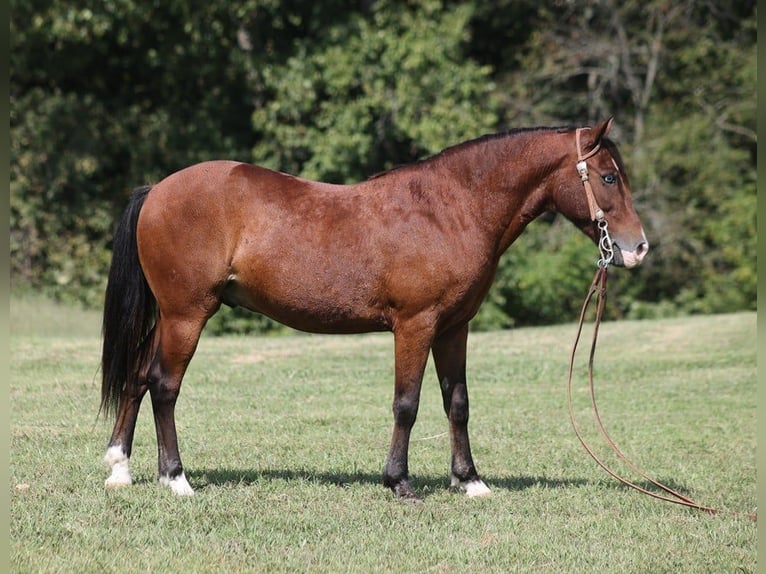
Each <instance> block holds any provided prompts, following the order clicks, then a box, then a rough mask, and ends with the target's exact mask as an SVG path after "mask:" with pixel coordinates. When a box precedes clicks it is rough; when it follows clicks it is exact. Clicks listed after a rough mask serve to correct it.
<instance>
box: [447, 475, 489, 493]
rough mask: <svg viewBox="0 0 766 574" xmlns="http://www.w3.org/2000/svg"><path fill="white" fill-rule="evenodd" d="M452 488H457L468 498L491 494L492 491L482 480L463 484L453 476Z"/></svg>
mask: <svg viewBox="0 0 766 574" xmlns="http://www.w3.org/2000/svg"><path fill="white" fill-rule="evenodd" d="M452 486H453V487H458V488H460V489H461V490H463V491H465V493H466V494H467V495H468V497H469V498H473V497H475V496H487V495H488V494H492V491H491V490H490V489H489V487H488V486H487V485H486V484H485V483H484V481H483V480H468V481H465V482H464V481H461V480H460V479H459V478H457V477H456V476H455V475H452Z"/></svg>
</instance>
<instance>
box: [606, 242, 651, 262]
mask: <svg viewBox="0 0 766 574" xmlns="http://www.w3.org/2000/svg"><path fill="white" fill-rule="evenodd" d="M614 247H615V250H614V264H615V265H617V266H619V267H627V268H628V269H630V268H632V267H637V266H638V265H640V264H641V262H642V261H643V260H644V257H646V254H647V253H649V242H648V241H647V240H646V238H643V239H642V240H641V241H639V242H638V243H636V244H635V245H633V248H632V249H631V250H627V249H625V248H623V247H622V246H621V245H620V243H619V242H617V241H615V242H614Z"/></svg>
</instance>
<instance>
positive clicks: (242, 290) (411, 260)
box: [99, 117, 649, 500]
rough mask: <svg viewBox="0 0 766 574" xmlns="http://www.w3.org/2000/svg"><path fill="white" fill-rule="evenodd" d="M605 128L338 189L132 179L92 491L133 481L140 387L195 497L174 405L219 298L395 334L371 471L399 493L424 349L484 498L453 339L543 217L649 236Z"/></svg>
mask: <svg viewBox="0 0 766 574" xmlns="http://www.w3.org/2000/svg"><path fill="white" fill-rule="evenodd" d="M612 123H613V118H612V117H610V118H608V119H606V120H604V121H602V122H600V123H598V124H596V125H593V126H588V127H579V128H577V127H572V126H567V127H539V128H519V129H513V130H510V131H507V132H503V133H496V134H489V135H485V136H482V137H479V138H477V139H473V140H469V141H465V142H463V143H460V144H457V145H455V146H452V147H448V148H446V149H444V150H443V151H441V152H439V153H437V154H435V155H433V156H431V157H429V158H426V159H423V160H420V161H417V162H415V163H412V164H408V165H405V166H400V167H396V168H393V169H391V170H389V171H387V172H384V173H382V174H378V175H375V176H372V177H370V178H369V179H367V180H364V181H361V182H358V183H354V184H349V185H335V184H329V183H320V182H315V181H309V180H307V179H303V178H300V177H296V176H293V175H289V174H285V173H282V172H278V171H273V170H270V169H267V168H264V167H259V166H256V165H251V164H247V163H242V162H236V161H226V160H214V161H206V162H203V163H198V164H195V165H192V166H190V167H186V168H184V169H181V170H179V171H177V172H175V173H172V174H171V175H169V176H167V177H166V178H164V179H162V180H161V181H160V182H159V183H156V184H155V185H152V186H146V187H141V188H137V189H135V190H134V191H133V193H132V195H131V197H130V200H129V203H128V205H127V207H126V209H125V211H124V213H123V215H122V217H121V219H120V221H119V223H118V225H117V228H116V231H115V235H114V238H113V250H112V251H113V252H112V260H111V265H110V269H109V275H108V280H107V287H106V291H105V300H104V312H103V324H102V340H103V349H102V357H101V371H102V385H101V387H102V388H101V407H100V409H99V412H100V413H101V412H104V413H106V415H109V414H111V415H113V416H114V418H115V422H114V430H113V432H112V435H111V438H110V440H109V443H108V446H107V450H106V454H105V456H104V460H105V462H106V464H107V465H108V467H109V468H110V475H109V477H108V478H107V479H106V481H105V487H107V488H113V487H120V486H126V485H130V484H131V483H132V477H131V472H130V457H131V451H132V443H133V435H134V430H135V425H136V419H137V416H138V413H139V407H140V406H141V401H142V399H143V397H144V395H145V394H146V393H147V391H148V392H149V395H150V396H151V404H152V410H153V414H154V423H155V428H156V433H157V447H158V477H159V482H160V484H162V485H164V486H168V487H170V489H171V490H172V492H173V493H175V494H177V495H192V494H193V493H194V490H193V489H192V487H191V485H190V484H189V481H188V480H187V478H186V476H185V473H184V467H183V465H182V463H181V457H180V454H179V449H178V441H177V434H176V426H175V405H176V400H177V398H178V395H179V391H180V388H181V382H182V380H183V377H184V374H185V372H186V370H187V367H188V365H189V363H190V361H191V359H192V356H193V355H194V352H195V349H196V347H197V344H198V341H199V337H200V334H201V332H202V330H203V327H204V326H205V323H206V322H207V321H208V319H209V318H210V317H211V316H212V315H213V314H214V313H216V311H217V310H218V309H219V308H220V306H221V305H222V304H224V305H228V306H231V307H236V306H242V307H245V308H247V309H250V310H252V311H254V312H258V313H262V314H265V315H267V316H268V317H271V318H273V319H275V320H276V321H278V322H280V323H283V324H285V325H288V326H290V327H292V328H294V329H298V330H301V331H306V332H313V333H364V332H373V331H389V332H392V333H393V339H394V372H395V376H394V392H393V407H392V410H393V431H392V435H391V443H390V448H389V451H388V456H387V459H386V462H385V465H384V467H383V473H382V482H383V485H384V486H386V487H388V488H390V489H391V491H393V493H394V495H395V496H396V497H398V498H400V499H404V500H418V499H419V497H418V495H417V494H416V493H415V491H414V490H413V488H412V486H411V485H410V481H409V467H408V449H409V439H410V432H411V430H412V428H413V425H414V423H415V419H416V416H417V412H418V404H419V400H420V391H421V385H422V381H423V375H424V370H425V367H426V363H427V360H428V356H429V353H431V354H432V355H433V360H434V365H435V368H436V374H437V377H438V383H439V386H440V389H441V396H442V400H443V407H444V412H445V414H446V416H447V421H448V426H449V436H450V446H451V469H450V470H451V477H450V488H451V489H454V490H458V491H462V492H464V493H465V494H467V495H468V496H470V497H473V496H482V495H486V494H489V493H490V489H489V487H488V486H487V484H486V483H485V482H484V481H483V480H482V479H481V478H480V476H479V474H478V472H477V470H476V466H475V464H474V461H473V457H472V455H471V447H470V441H469V436H468V418H469V402H468V389H467V381H466V341H467V337H468V330H469V329H468V325H469V321H470V320H471V319H472V318H473V317H474V315H475V314H476V312H477V311H478V309H479V306H480V304H481V303H482V301H483V300H484V298H485V295H486V294H487V292H488V290H489V288H490V285H491V283H492V281H493V278H494V275H495V271H496V269H497V266H498V261H499V259H500V256H501V255H502V254H503V253H504V252H505V251H506V249H508V247H509V246H510V245H511V244H512V243H513V242H514V240H515V239H516V238H518V237H519V235H520V234H521V233H522V231H523V230H524V229H525V227H526V226H527V224H529V223H530V222H531V221H532V220H534V219H535V218H537V217H538V216H540V215H541V214H543V213H544V212H556V213H560V214H562V215H563V216H564V217H566V218H567V219H568V220H570V221H571V222H572V223H573V224H574V225H575V227H577V228H579V229H580V230H581V231H582V232H583V233H584V234H585V235H587V236H588V237H590V238H591V239H592V240H593V241H594V242H595V243H596V244H599V242H601V243H603V242H604V237H603V235H604V232H603V231H602V228H603V227H605V225H604V222H608V226H609V232H608V234H607V243H608V244H609V247H610V250H611V251H612V252H613V253H612V255H611V256H610V260H611V262H612V263H614V264H615V265H618V266H623V267H626V268H630V267H634V266H636V265H638V264H640V263H641V261H642V259H643V258H644V257H645V256H646V254H647V252H648V249H649V244H648V242H647V239H646V235H645V233H644V230H643V227H642V225H641V222H640V220H639V218H638V216H637V214H636V212H635V210H634V208H633V203H632V199H631V191H630V184H629V181H628V176H627V174H626V172H625V168H624V164H623V161H622V159H621V158H620V154H619V152H618V150H617V147H616V145H615V143H614V142H613V141H612V140H610V139H609V138H608V137H607V135H608V133H609V131H610V129H611V127H612ZM583 167H584V168H585V169H584V174H583V169H582V168H583ZM588 168H590V172H591V174H590V176H589V175H588V173H589V172H588ZM578 172H579V175H578ZM596 214H598V216H600V217H598V216H597V215H596ZM607 263H608V262H607Z"/></svg>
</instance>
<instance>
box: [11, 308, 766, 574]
mask: <svg viewBox="0 0 766 574" xmlns="http://www.w3.org/2000/svg"><path fill="white" fill-rule="evenodd" d="M98 320H99V319H98V316H97V315H95V314H82V313H77V312H74V311H71V310H62V309H59V308H57V307H55V306H52V305H49V304H40V303H35V302H34V301H32V302H30V301H21V302H19V301H16V302H14V303H12V306H11V322H12V328H11V365H10V374H11V380H10V413H11V420H10V429H11V464H10V477H11V484H10V491H11V493H10V500H11V510H10V517H11V528H10V551H11V570H12V571H13V572H62V573H63V572H66V573H71V572H78V573H79V572H83V573H87V572H189V573H195V572H216V573H217V572H270V573H271V572H360V573H366V572H413V573H416V572H417V573H423V572H434V573H458V572H465V573H474V572H498V573H500V572H539V573H550V572H554V573H555V572H561V573H573V572H609V573H613V572H642V573H643V572H646V573H660V572H668V573H670V572H672V573H678V572H684V573H691V572H716V573H717V572H755V571H756V525H755V524H754V523H752V522H750V521H748V520H747V519H746V518H744V517H742V516H741V515H734V514H732V515H730V514H723V515H718V516H711V515H707V514H704V513H701V512H698V511H694V510H689V509H685V508H682V507H679V506H676V505H672V504H667V503H663V502H659V501H656V500H653V499H651V498H649V497H647V496H644V495H642V494H639V493H637V492H635V491H633V490H630V489H627V488H624V487H622V486H621V485H619V484H618V483H616V481H614V480H613V479H612V478H610V477H609V476H608V475H606V474H605V473H604V472H603V471H602V470H601V469H600V468H598V467H597V466H596V464H595V463H594V462H593V461H592V460H591V459H590V458H589V457H588V456H587V454H586V453H585V452H584V451H583V449H582V447H581V446H580V445H579V443H578V442H577V439H576V437H575V435H574V433H573V431H572V428H571V425H570V423H569V419H568V415H567V406H566V392H565V389H566V386H565V381H566V368H567V361H568V354H569V351H570V345H571V341H572V337H573V336H574V325H564V326H556V327H549V328H536V329H519V330H514V331H507V332H496V333H475V334H472V335H471V337H470V339H469V365H468V374H469V379H470V381H469V391H470V393H471V407H472V410H471V425H470V426H471V438H472V442H473V448H474V457H475V459H476V463H477V465H478V468H479V471H480V473H482V474H483V477H484V478H485V480H486V481H487V483H488V484H489V485H490V487H491V488H492V489H493V494H492V495H491V496H489V497H486V498H481V499H468V498H467V497H465V496H463V495H460V494H454V493H450V492H448V490H447V487H448V485H449V477H448V469H449V439H448V436H447V434H446V430H447V428H446V420H445V417H444V415H443V413H442V411H441V399H440V396H439V391H438V387H437V384H436V380H435V379H436V377H435V374H434V371H433V367H432V365H429V367H428V370H427V371H426V381H425V383H424V386H423V397H422V400H421V409H420V413H419V417H418V422H417V424H416V426H415V430H414V432H413V438H412V443H411V447H410V471H411V473H412V483H413V486H414V487H415V489H416V490H417V491H418V492H419V493H420V494H422V495H423V497H424V503H423V504H419V505H408V504H404V503H401V502H398V501H397V500H395V499H394V498H393V496H392V495H391V493H390V492H389V491H387V490H386V489H384V488H383V487H382V486H381V485H380V473H381V469H382V466H383V462H384V459H385V456H386V453H387V449H388V441H389V439H390V430H391V424H392V420H391V409H390V403H391V397H392V391H393V384H392V377H393V358H392V350H393V341H392V338H391V336H390V335H386V334H379V335H365V336H336V337H331V336H308V335H296V336H287V337H282V338H212V337H204V338H203V340H202V341H201V343H200V346H199V349H198V351H197V355H196V356H195V358H194V360H193V361H192V364H191V366H190V368H189V371H188V373H187V377H186V379H185V381H184V387H183V389H182V392H181V396H180V399H179V403H178V407H177V411H176V418H177V424H178V432H179V441H180V447H181V455H182V457H183V458H184V464H185V467H186V471H187V475H188V477H189V480H190V482H191V484H192V486H193V487H194V488H195V489H196V495H195V496H194V497H190V498H177V497H174V496H173V495H172V494H171V493H170V492H169V491H168V490H165V489H163V488H161V487H160V486H159V485H158V484H157V483H156V480H155V474H156V442H155V438H154V426H153V421H152V417H151V408H150V403H149V400H148V398H147V401H146V402H145V404H144V408H143V410H142V413H141V416H140V417H139V422H138V428H137V431H136V439H135V445H134V451H133V459H132V464H133V471H134V479H135V481H136V483H135V484H134V485H133V486H132V487H130V488H126V489H121V490H115V491H105V490H104V488H103V481H104V479H105V478H106V476H107V475H108V472H107V469H106V467H105V465H104V463H103V462H102V460H101V459H102V456H103V453H104V449H105V447H106V442H107V440H108V437H109V434H110V432H111V421H104V420H97V419H96V415H97V411H98V403H99V384H100V382H99V379H98V363H99V350H100V340H99V335H98V328H99V325H98ZM14 325H15V326H14ZM755 341H756V315H755V313H744V314H734V315H722V316H713V317H693V318H681V319H672V320H658V321H642V322H616V323H608V324H605V325H603V327H602V330H601V343H600V346H599V351H598V354H597V358H596V379H597V390H598V393H599V394H598V397H599V401H600V402H599V407H600V410H601V413H602V416H603V418H604V422H605V424H606V426H607V429H608V430H609V431H610V433H611V434H612V436H613V437H614V439H615V440H616V441H617V443H618V444H619V445H620V446H621V448H622V449H623V450H624V451H625V452H626V453H627V454H628V455H629V456H631V458H632V459H633V460H634V461H635V462H636V463H638V464H639V465H640V466H641V467H643V468H644V469H645V470H647V471H648V472H649V473H650V474H652V475H653V476H655V477H657V478H659V479H660V480H662V481H664V482H666V483H669V484H670V485H672V486H674V487H676V488H679V489H681V490H683V491H684V492H686V493H687V494H689V495H690V496H692V497H693V498H695V499H697V500H698V501H699V502H701V503H703V504H707V505H710V506H714V507H720V508H723V509H726V510H731V511H733V512H740V513H747V512H753V511H754V510H755V504H756V471H755V466H756V462H755V451H756V438H755V434H756V433H755V431H756V428H755V427H756V342H755ZM582 355H583V360H582V361H581V364H579V365H578V369H577V377H578V388H577V390H576V392H575V400H576V401H577V412H578V417H579V420H580V425H581V427H582V428H583V430H584V431H585V434H586V435H587V436H588V438H589V440H590V441H591V443H592V444H593V445H597V446H598V447H599V448H598V449H597V450H598V451H599V452H600V453H601V454H602V455H604V456H605V458H606V459H607V460H608V461H610V462H611V461H613V459H612V458H610V457H609V456H608V455H607V450H606V448H605V447H604V448H601V447H602V445H603V443H602V442H600V440H599V439H598V435H597V433H596V431H595V430H594V428H592V427H591V425H590V424H588V422H587V421H589V420H590V419H589V418H588V408H589V403H588V395H587V389H586V381H585V369H584V360H585V359H584V356H585V352H583V353H582ZM614 464H615V468H616V469H619V470H621V471H623V470H624V468H623V467H621V466H619V464H618V463H617V461H615V462H614ZM624 472H625V473H626V475H627V476H629V477H631V478H635V477H633V476H632V475H630V473H629V472H628V471H627V470H624Z"/></svg>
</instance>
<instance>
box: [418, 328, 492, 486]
mask: <svg viewBox="0 0 766 574" xmlns="http://www.w3.org/2000/svg"><path fill="white" fill-rule="evenodd" d="M467 339H468V325H467V324H466V325H464V326H462V327H459V328H457V329H454V330H452V331H449V332H448V333H446V334H444V335H442V336H441V337H439V338H438V339H436V340H435V341H434V343H433V345H432V346H431V351H432V353H433V357H434V366H435V367H436V374H437V376H438V377H439V385H440V387H441V392H442V400H443V402H444V412H445V413H446V414H447V418H448V419H449V428H450V443H451V446H452V487H453V488H460V489H462V490H464V491H465V492H466V494H468V496H483V495H485V494H489V493H490V490H489V488H488V487H487V485H486V484H485V483H484V481H483V480H481V479H480V478H479V474H478V473H477V472H476V467H475V466H474V463H473V457H472V456H471V444H470V442H469V440H468V387H467V384H466V373H465V364H466V342H467Z"/></svg>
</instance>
